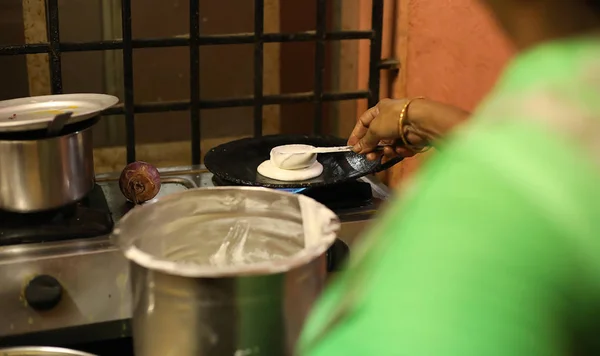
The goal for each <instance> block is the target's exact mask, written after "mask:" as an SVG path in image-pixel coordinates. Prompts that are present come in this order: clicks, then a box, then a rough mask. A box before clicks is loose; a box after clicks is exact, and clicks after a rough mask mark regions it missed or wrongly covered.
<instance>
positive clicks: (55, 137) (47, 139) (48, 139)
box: [0, 118, 98, 144]
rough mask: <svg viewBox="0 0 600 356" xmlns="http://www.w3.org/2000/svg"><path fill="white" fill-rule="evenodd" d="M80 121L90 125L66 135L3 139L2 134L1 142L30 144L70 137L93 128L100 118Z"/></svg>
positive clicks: (24, 132)
mask: <svg viewBox="0 0 600 356" xmlns="http://www.w3.org/2000/svg"><path fill="white" fill-rule="evenodd" d="M88 121H89V122H88ZM79 123H87V124H88V125H86V126H85V127H83V128H80V129H77V130H76V131H73V132H69V133H68V134H65V135H59V136H51V137H40V138H25V139H20V140H19V139H3V138H2V136H1V135H0V144H28V143H31V142H35V143H40V142H48V141H52V140H60V139H68V138H71V137H73V136H78V135H80V134H82V133H84V132H86V131H89V130H91V129H92V128H93V127H94V126H96V124H97V123H98V120H96V119H95V118H92V119H88V120H85V121H81V122H79ZM76 124H78V123H74V124H72V125H76ZM26 133H27V131H23V132H20V134H26ZM0 134H1V133H0Z"/></svg>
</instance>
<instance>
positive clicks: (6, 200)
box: [0, 124, 94, 213]
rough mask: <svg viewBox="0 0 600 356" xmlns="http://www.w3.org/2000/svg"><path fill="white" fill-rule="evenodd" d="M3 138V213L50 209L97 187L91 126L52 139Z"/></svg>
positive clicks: (0, 198) (0, 192)
mask: <svg viewBox="0 0 600 356" xmlns="http://www.w3.org/2000/svg"><path fill="white" fill-rule="evenodd" d="M33 137H34V138H31V136H30V137H27V136H26V138H25V139H22V138H14V139H13V138H9V139H6V138H0V210H7V211H13V212H19V213H28V212H36V211H42V210H50V209H56V208H59V207H62V206H64V205H68V204H70V203H73V202H75V201H77V200H79V199H81V198H83V197H85V196H86V195H87V194H88V193H89V192H90V191H91V190H92V189H93V187H94V155H93V144H92V130H91V125H89V124H88V125H86V126H84V127H83V128H81V129H78V130H77V131H75V132H71V133H68V134H65V135H61V136H57V137H50V138H36V137H35V136H33Z"/></svg>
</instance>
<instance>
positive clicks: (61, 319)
mask: <svg viewBox="0 0 600 356" xmlns="http://www.w3.org/2000/svg"><path fill="white" fill-rule="evenodd" d="M118 178H119V174H118V173H115V174H104V175H99V176H97V177H96V186H95V188H94V190H93V191H92V193H90V194H89V195H88V197H86V198H85V199H84V200H82V201H81V202H79V203H77V204H74V205H73V206H69V207H65V208H63V209H60V210H58V211H52V212H44V213H36V214H14V213H7V212H0V286H1V287H0V316H1V320H2V322H0V345H19V344H45V345H66V344H72V343H83V342H94V341H101V340H109V339H118V338H124V337H129V336H130V326H129V318H130V316H131V300H130V292H129V272H128V263H127V261H126V260H125V258H124V257H123V256H122V254H121V252H120V251H119V250H118V249H117V248H116V247H115V246H113V245H112V244H111V242H110V239H109V234H110V231H111V230H112V228H113V225H114V223H116V222H117V221H119V219H120V218H121V217H122V216H123V215H125V214H126V213H127V211H129V209H131V207H132V206H131V204H130V203H128V202H127V201H126V200H125V198H124V197H123V195H122V194H121V192H120V190H119V184H118ZM161 179H162V186H161V191H160V193H159V195H158V198H160V196H164V195H168V194H171V193H174V192H178V191H183V190H187V189H192V188H197V187H212V186H217V185H230V184H229V183H228V182H223V181H219V180H218V179H216V178H215V177H213V175H212V174H211V173H210V172H208V171H207V170H206V169H205V168H204V167H203V166H187V167H175V168H169V169H162V170H161ZM291 191H292V192H293V193H297V194H305V195H307V196H310V197H312V198H314V199H315V200H317V201H320V202H321V203H323V204H325V205H326V206H328V207H330V208H331V209H332V210H333V211H335V212H336V213H337V214H338V216H339V217H340V220H341V222H342V225H341V226H342V227H341V231H340V235H339V239H340V240H341V241H343V242H344V243H345V245H347V246H351V245H352V244H353V242H354V241H355V240H356V238H357V236H358V235H359V234H360V232H361V231H362V230H363V229H364V228H365V226H366V225H367V223H368V222H369V221H370V220H371V219H372V218H373V216H374V214H375V213H376V212H377V210H378V209H379V207H380V205H381V204H382V203H383V202H384V201H385V200H387V199H388V197H389V196H390V191H389V190H388V188H387V187H386V186H385V185H383V184H381V183H380V182H379V181H378V180H377V179H376V178H374V177H365V178H361V179H359V180H357V181H354V182H350V183H345V184H342V185H338V186H334V187H327V188H310V189H304V190H302V189H293V190H291Z"/></svg>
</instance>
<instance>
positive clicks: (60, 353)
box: [0, 346, 94, 356]
mask: <svg viewBox="0 0 600 356" xmlns="http://www.w3.org/2000/svg"><path fill="white" fill-rule="evenodd" d="M0 356H94V355H92V354H88V353H85V352H81V351H75V350H69V349H63V348H60V347H46V346H28V347H11V348H7V349H0Z"/></svg>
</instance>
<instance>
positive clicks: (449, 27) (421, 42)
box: [390, 0, 513, 184]
mask: <svg viewBox="0 0 600 356" xmlns="http://www.w3.org/2000/svg"><path fill="white" fill-rule="evenodd" d="M401 1H409V3H408V4H407V5H408V6H406V7H403V8H404V9H407V8H408V9H407V11H408V14H407V15H408V16H403V18H406V19H407V20H406V21H408V24H405V27H406V28H407V29H408V30H407V36H408V41H407V43H408V45H407V46H408V49H407V51H406V55H407V58H406V59H405V61H404V63H403V66H402V68H403V70H405V71H406V73H405V77H404V80H403V82H404V83H401V85H402V84H403V85H405V88H402V89H403V90H402V89H401V90H400V92H404V93H405V95H406V96H407V97H415V96H425V97H428V98H430V99H434V100H438V101H442V102H445V103H449V104H453V105H457V106H459V107H461V108H464V109H467V110H472V109H473V108H474V107H475V106H476V105H477V104H478V103H479V101H480V100H481V99H482V98H483V97H484V96H485V95H486V93H487V92H488V91H489V90H490V89H491V88H492V86H493V85H494V82H495V81H496V79H497V77H498V75H499V73H500V72H501V71H502V68H503V67H504V65H505V64H506V62H507V61H508V60H509V58H510V57H511V55H512V53H513V50H512V47H511V46H510V44H509V43H508V41H507V40H506V38H505V37H504V36H503V35H502V34H501V32H500V31H499V29H498V28H497V26H496V24H495V23H494V21H493V20H492V19H491V17H490V15H489V13H488V12H487V9H485V8H484V7H482V6H481V5H480V4H479V2H478V1H477V0H401ZM405 11H406V10H405ZM399 26H402V24H400V25H399ZM417 161H418V160H408V162H405V163H402V164H401V165H400V166H399V167H395V168H394V170H393V171H392V174H391V177H390V178H391V179H390V183H392V184H395V183H398V182H399V181H401V180H402V179H403V178H406V177H407V176H408V175H409V174H410V173H411V172H412V171H414V168H415V167H416V166H417V164H418V162H417Z"/></svg>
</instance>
